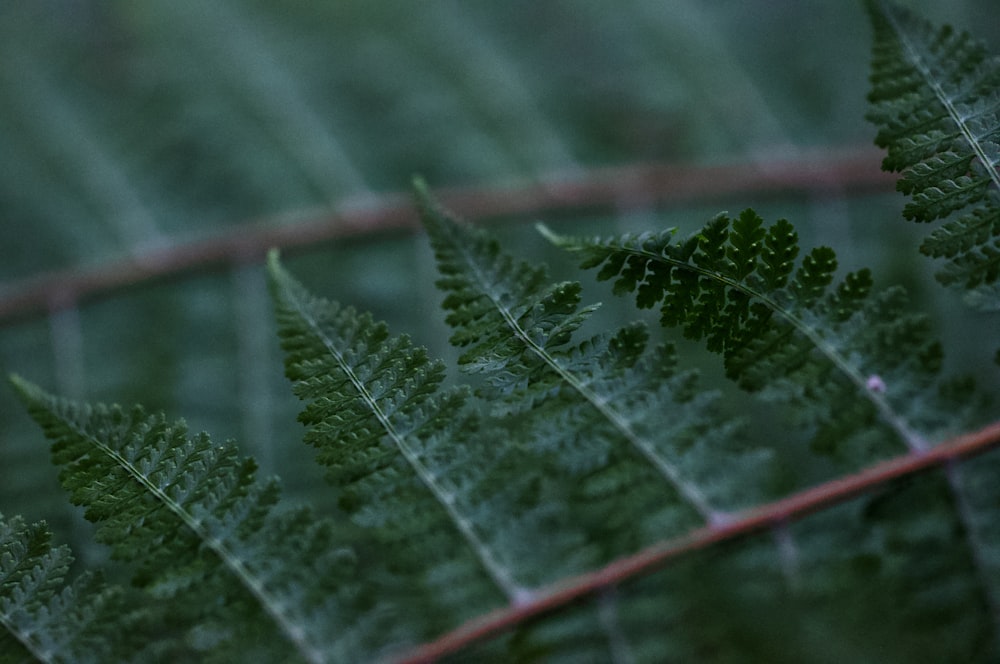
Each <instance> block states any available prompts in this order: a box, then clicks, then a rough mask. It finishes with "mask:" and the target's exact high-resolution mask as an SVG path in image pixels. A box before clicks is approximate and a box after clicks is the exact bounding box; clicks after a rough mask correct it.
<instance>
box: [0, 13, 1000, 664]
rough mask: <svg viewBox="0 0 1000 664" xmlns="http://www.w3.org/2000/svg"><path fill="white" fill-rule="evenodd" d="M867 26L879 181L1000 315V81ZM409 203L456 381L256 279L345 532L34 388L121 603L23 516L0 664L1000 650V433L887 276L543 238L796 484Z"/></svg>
mask: <svg viewBox="0 0 1000 664" xmlns="http://www.w3.org/2000/svg"><path fill="white" fill-rule="evenodd" d="M869 8H870V11H871V14H872V17H873V22H874V24H875V26H876V58H875V63H874V67H875V76H874V78H873V83H874V91H873V94H872V101H873V103H874V104H875V107H874V109H875V110H874V111H873V114H872V116H873V118H874V119H876V121H877V122H878V123H879V124H880V127H882V128H883V129H882V131H881V132H880V134H879V142H880V144H883V145H886V146H888V147H889V149H890V153H889V158H888V160H887V162H886V166H887V167H888V168H893V169H897V170H898V169H904V168H905V169H908V170H907V171H906V174H905V175H904V179H903V180H902V183H901V188H902V189H903V190H904V191H905V192H907V193H911V194H915V196H914V200H913V202H912V203H911V204H910V206H908V208H907V209H908V210H909V212H907V214H908V216H916V217H920V218H936V217H938V216H942V215H944V214H946V213H949V212H957V211H959V210H960V209H965V208H967V207H971V208H972V211H971V212H969V213H967V214H966V216H963V217H961V218H959V219H958V220H957V221H955V222H950V223H946V224H945V225H944V226H942V227H941V229H939V230H938V231H936V232H935V235H934V236H933V237H934V238H935V240H934V241H931V242H929V244H928V245H927V246H929V247H931V248H930V249H928V253H930V254H932V255H939V254H944V255H947V256H948V257H950V258H952V261H951V262H950V263H949V264H948V267H946V268H945V272H944V275H945V277H944V278H943V280H945V281H946V282H948V283H950V284H953V285H956V286H957V287H959V288H960V289H961V290H963V291H968V292H971V293H974V294H975V298H976V304H977V305H979V306H983V307H985V308H996V306H997V303H998V302H1000V299H998V297H997V295H996V291H995V287H994V285H995V284H996V283H997V281H998V276H1000V275H998V273H997V270H996V260H995V258H996V249H997V240H996V239H995V238H996V237H997V235H998V234H1000V231H998V229H1000V222H998V216H997V212H996V209H997V208H996V204H997V201H996V197H997V196H998V195H1000V194H998V189H1000V179H998V178H997V177H996V172H997V159H998V154H997V149H996V139H997V135H998V133H1000V121H998V118H997V105H998V104H1000V102H998V101H997V97H996V96H995V92H993V91H992V88H991V86H992V85H993V83H995V81H996V77H997V73H996V72H997V71H998V70H1000V68H998V66H997V65H996V62H995V61H993V60H989V59H988V58H987V57H986V54H985V51H983V50H982V49H981V48H979V47H978V46H975V45H974V44H973V42H972V41H971V39H970V38H969V37H968V36H966V35H957V36H956V35H954V34H953V33H951V32H950V31H948V30H947V29H946V30H943V31H933V30H931V29H930V28H929V27H927V26H926V24H924V23H923V22H922V21H920V20H919V19H917V18H915V17H913V16H912V15H910V14H908V13H907V12H905V11H903V10H900V9H898V8H896V7H895V6H893V5H889V4H884V3H880V2H875V1H872V2H870V3H869ZM971 113H975V114H976V120H975V122H971V121H969V116H970V114H971ZM416 190H417V201H418V206H419V209H420V216H421V219H422V220H423V223H424V227H425V228H426V230H427V232H428V234H429V236H430V240H431V243H432V246H433V248H434V251H435V254H436V257H437V262H438V267H439V271H440V274H441V279H440V281H439V283H438V286H439V288H440V289H441V290H442V291H443V292H444V293H445V300H444V307H445V309H446V310H447V311H448V318H447V322H448V324H449V325H450V326H451V327H452V329H453V336H452V338H451V341H452V343H453V344H454V345H455V346H457V347H459V348H460V349H461V350H462V355H461V357H460V358H459V366H460V367H461V368H462V370H463V371H465V372H466V373H467V374H469V376H470V378H469V379H468V381H466V382H462V383H461V384H459V385H457V386H451V385H449V384H448V381H447V380H446V378H447V377H446V372H445V366H444V364H443V363H442V362H439V361H436V360H433V359H431V358H429V357H428V354H427V352H426V351H425V350H423V349H421V348H419V347H417V346H415V345H414V344H412V343H411V342H410V341H409V339H407V338H406V337H405V336H392V335H390V333H389V332H388V329H387V327H386V326H385V325H384V324H381V323H378V322H375V321H374V320H373V318H372V317H371V316H370V315H368V314H364V313H359V312H357V311H356V310H354V309H352V308H350V307H343V306H340V305H339V304H337V303H334V302H330V301H327V300H325V299H322V298H319V297H316V296H314V295H313V294H311V293H310V292H309V290H307V289H306V288H305V287H303V286H302V285H301V284H300V283H298V282H297V281H296V280H295V279H294V278H293V277H292V276H291V275H289V274H288V273H287V272H286V271H285V269H284V268H283V267H282V265H281V263H280V261H279V259H278V255H277V254H276V253H272V254H271V256H270V257H269V260H268V274H269V278H270V286H271V293H272V298H273V302H274V306H275V310H276V313H277V319H278V326H279V331H280V335H281V341H282V347H283V349H284V351H285V353H286V361H285V368H286V374H287V376H288V378H289V379H290V380H291V381H292V383H293V389H294V391H295V393H296V395H297V396H298V397H299V398H300V399H301V400H303V401H304V402H305V404H306V405H305V409H304V410H303V411H302V413H301V415H300V420H301V421H302V422H303V423H304V424H305V425H306V427H307V433H306V442H307V443H309V444H310V445H312V446H314V447H315V448H316V449H317V457H316V458H317V462H318V463H319V464H320V465H321V466H323V467H324V468H325V469H326V471H327V478H328V480H329V482H330V484H331V489H332V491H333V492H334V493H335V496H336V498H337V504H338V506H339V508H340V510H341V513H340V514H338V515H336V516H330V517H320V516H317V515H316V514H315V513H314V511H312V510H310V509H306V508H297V509H295V508H287V507H284V506H283V505H281V504H280V503H279V491H278V485H277V481H276V480H267V481H260V480H258V479H256V477H255V464H254V462H253V461H252V460H250V459H246V458H242V457H240V455H239V453H238V450H237V448H236V446H235V444H233V443H229V442H227V443H225V444H221V445H219V444H217V443H214V442H212V441H211V440H209V438H208V436H207V435H205V434H199V435H195V436H189V434H188V433H187V429H186V426H185V425H184V424H183V423H182V422H178V423H169V422H167V421H166V419H165V418H164V417H163V416H162V415H148V414H147V413H146V412H145V411H143V410H142V409H141V408H139V407H136V408H133V409H131V410H126V409H122V408H120V407H117V406H110V407H109V406H103V405H97V406H89V405H85V404H80V403H76V402H72V401H68V400H64V399H60V398H57V397H54V396H51V395H49V394H47V393H45V392H44V391H42V390H41V389H39V388H38V387H36V386H34V385H32V384H31V383H28V382H27V381H25V380H23V379H21V378H14V379H13V382H14V386H15V388H16V390H17V391H18V394H19V395H20V396H21V398H22V399H23V401H24V402H25V404H26V405H27V407H28V410H29V412H30V413H31V415H32V417H33V418H34V419H35V420H37V422H38V423H39V424H40V425H41V427H42V428H43V430H44V432H45V434H46V436H47V437H48V438H49V439H50V440H51V441H52V450H53V460H54V462H55V464H56V465H58V466H60V468H61V471H60V481H61V483H62V484H63V485H64V487H65V488H66V489H67V491H69V493H70V498H71V500H72V501H73V502H74V503H75V504H79V505H83V506H85V507H86V510H87V511H86V516H87V518H88V519H90V520H92V521H94V522H95V523H96V524H97V531H96V537H97V539H98V540H99V541H101V542H102V543H104V544H107V545H108V546H110V548H111V551H112V556H113V557H114V558H116V559H117V560H120V561H121V562H123V563H124V567H125V568H126V569H127V570H128V571H129V573H130V576H131V580H132V585H131V587H130V588H123V587H121V586H119V585H118V584H115V583H108V584H105V583H104V582H102V581H101V580H100V579H99V578H97V577H96V576H89V575H87V576H85V577H83V578H82V579H79V580H77V581H75V582H73V583H72V584H70V585H68V586H67V584H66V569H67V566H68V552H67V551H66V550H65V549H64V548H52V547H51V545H50V544H49V538H48V535H47V532H46V530H45V527H44V526H42V525H34V526H26V525H25V524H24V523H23V521H22V520H21V519H20V518H18V517H14V518H12V519H3V520H2V521H0V524H2V527H0V622H2V623H3V624H4V626H5V628H6V630H5V632H4V633H3V634H2V635H0V638H2V639H3V641H0V661H8V660H9V661H23V660H29V661H30V660H31V659H35V660H41V661H78V660H80V661H83V660H87V659H92V660H94V661H109V660H114V661H119V660H120V661H131V660H134V661H151V660H162V661H184V660H192V661H203V660H206V659H207V660H216V661H234V660H237V659H248V658H249V659H258V660H260V661H299V660H305V661H317V662H318V661H359V660H371V659H390V660H393V659H399V660H405V661H422V660H426V659H431V658H435V657H446V656H453V657H455V658H458V659H467V660H469V661H484V660H491V659H492V660H511V659H515V660H540V661H572V662H578V661H633V660H636V661H718V662H722V661H789V662H798V661H838V662H839V661H880V662H884V661H942V660H959V661H992V660H993V659H995V658H996V657H997V656H998V654H1000V624H998V618H997V615H998V606H1000V537H998V536H997V535H996V530H997V529H996V524H997V521H998V514H997V510H998V506H1000V489H998V488H997V482H996V478H997V476H998V472H1000V467H998V463H1000V461H998V458H997V455H996V453H992V452H991V453H986V452H987V451H988V448H989V447H991V446H993V445H995V444H997V443H1000V424H997V423H994V424H992V425H988V426H985V427H983V423H984V422H988V421H990V419H991V418H990V414H991V410H990V409H991V407H992V406H991V404H990V403H989V400H988V398H987V396H986V395H982V394H979V393H978V392H977V391H976V389H975V387H974V386H973V385H972V384H971V383H970V382H969V381H968V380H964V379H960V378H959V379H954V378H945V377H942V375H941V366H942V354H943V349H942V346H941V344H939V343H938V342H936V341H935V340H934V339H933V338H932V335H931V333H930V329H929V325H928V321H927V319H926V318H925V317H923V316H921V315H919V314H916V313H914V312H913V307H912V305H910V304H909V303H908V302H907V301H906V299H905V294H904V293H903V291H902V289H899V288H889V289H886V290H881V291H877V290H875V287H874V279H873V277H872V275H871V274H870V272H868V271H867V270H859V271H856V272H852V273H850V274H847V275H845V276H843V277H841V278H840V279H836V278H835V273H836V267H837V266H836V256H835V255H834V252H833V251H832V250H830V249H828V248H824V247H819V248H815V249H812V250H811V251H808V252H807V253H805V255H804V256H803V257H801V258H800V257H799V254H800V253H801V252H800V247H799V241H798V237H797V234H796V231H795V228H794V226H793V225H792V224H790V223H789V222H787V221H783V220H782V221H777V222H774V223H772V224H767V223H766V222H765V221H764V220H763V219H762V218H761V217H760V216H759V215H758V214H756V213H755V212H754V211H752V210H746V211H744V212H742V213H741V214H739V215H738V216H736V217H735V218H730V217H729V216H727V215H719V216H717V217H716V218H715V219H713V220H712V221H710V222H709V223H708V224H706V225H705V226H704V227H703V228H702V229H701V230H700V231H698V232H696V233H694V234H693V235H691V236H690V237H688V238H684V239H680V240H678V239H677V237H676V233H675V232H673V231H667V232H663V233H648V234H641V235H625V236H621V237H613V238H607V239H592V240H584V239H576V238H569V237H563V236H560V235H557V234H555V233H553V232H552V231H550V230H548V229H547V228H544V227H543V228H542V232H543V234H544V235H545V236H547V237H548V238H549V239H550V240H551V241H552V242H554V243H556V244H557V245H559V246H562V247H564V248H566V249H568V250H570V251H572V252H575V253H577V254H579V255H580V256H581V257H582V260H583V266H584V267H585V268H598V267H599V268H600V271H599V272H598V278H599V279H614V280H615V282H614V289H615V292H617V293H618V294H623V295H624V294H630V293H635V295H636V303H637V305H638V306H639V307H640V308H650V307H659V309H660V314H661V315H660V322H661V323H662V325H663V326H665V327H668V328H671V327H678V328H680V329H681V330H682V332H683V334H684V336H686V337H688V338H689V339H692V340H702V341H704V342H705V345H706V347H707V349H708V350H709V351H712V352H716V353H720V354H721V355H722V357H723V361H724V366H725V371H726V373H727V375H728V376H729V377H730V378H732V379H733V380H734V381H735V382H736V383H737V384H738V385H739V386H740V387H741V388H743V389H744V390H746V391H749V392H751V393H754V394H756V395H758V396H759V397H760V398H762V399H765V400H770V401H772V402H774V403H776V404H778V408H779V409H780V410H781V411H782V412H784V413H786V414H787V415H788V417H789V418H790V419H791V421H792V424H793V425H794V426H795V427H796V428H798V429H800V430H802V431H805V432H806V433H807V434H808V437H809V438H810V439H811V442H812V445H811V449H812V451H813V452H814V453H815V454H814V456H813V457H811V458H813V459H815V460H818V461H817V463H822V464H829V465H824V466H823V468H824V469H826V472H827V473H828V476H829V477H831V479H829V480H828V481H825V482H819V483H816V484H810V483H806V482H804V481H803V480H801V479H799V478H795V477H788V476H787V475H786V474H782V473H781V472H780V459H777V458H776V454H777V452H776V448H772V447H771V446H769V445H767V441H762V440H760V439H759V437H755V436H752V435H749V433H748V432H746V431H745V430H744V429H743V427H742V425H741V422H740V421H739V420H734V419H732V418H731V417H730V416H729V415H727V414H726V412H725V409H724V408H723V407H722V405H723V404H721V403H720V401H721V400H720V398H719V396H718V395H717V394H715V393H714V392H713V391H711V390H706V389H704V388H702V387H700V386H699V383H698V377H697V376H696V375H695V374H694V373H693V372H690V371H686V370H683V369H681V368H680V366H679V365H680V361H679V358H678V353H677V351H676V349H675V348H674V346H673V345H671V344H669V343H667V344H656V345H653V346H651V345H650V339H651V337H652V336H653V335H652V334H651V333H650V331H649V330H648V328H647V326H646V325H645V324H641V323H631V324H626V325H624V326H622V327H620V328H618V329H612V330H605V331H602V332H600V333H597V334H587V333H586V329H587V327H588V326H589V327H593V326H594V324H595V323H594V317H593V314H594V312H595V311H596V309H597V307H596V306H581V286H580V284H579V283H577V282H573V281H564V282H558V283H550V279H549V277H548V274H547V272H546V271H545V270H544V269H543V268H540V267H536V266H533V265H530V264H528V263H526V262H524V261H519V260H517V259H515V258H514V257H512V256H511V255H510V254H509V253H507V252H505V251H504V250H503V249H502V248H501V247H500V245H499V244H498V243H497V242H496V241H495V240H493V239H492V238H490V237H489V236H488V235H487V234H485V233H484V232H483V231H480V230H477V229H474V228H471V227H469V226H467V225H465V224H463V223H461V222H459V221H457V220H455V219H454V218H453V217H452V216H451V215H449V214H448V213H447V212H445V211H444V210H442V209H441V208H439V207H438V206H437V205H436V204H435V203H434V202H433V200H432V199H431V198H430V196H429V195H428V193H427V191H426V188H425V187H424V185H423V184H422V183H419V182H418V183H417V186H416ZM945 239H947V242H946V243H945V244H947V246H948V247H949V248H940V247H941V246H942V245H941V244H940V243H941V242H944V241H945ZM935 243H937V244H935ZM935 247H937V248H935ZM949 252H950V253H949ZM956 275H958V276H956ZM835 281H836V285H834V282H835ZM991 289H993V290H991ZM977 427H983V428H980V429H978V430H977ZM974 455H976V458H971V457H973V456H974ZM830 469H832V470H830ZM931 469H934V470H931ZM920 471H929V472H920ZM858 494H863V495H861V496H860V497H859V495H858ZM807 516H808V518H805V517H807ZM456 627H457V629H456ZM452 629H454V630H455V631H452V632H449V631H448V630H452ZM442 634H443V635H444V636H441V635H442ZM438 637H440V638H438ZM434 639H437V640H434ZM428 641H430V643H429V644H428V645H426V646H425V647H422V648H421V647H417V644H419V643H420V642H428Z"/></svg>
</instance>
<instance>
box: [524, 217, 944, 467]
mask: <svg viewBox="0 0 1000 664" xmlns="http://www.w3.org/2000/svg"><path fill="white" fill-rule="evenodd" d="M541 230H542V232H543V233H544V234H545V235H546V236H547V237H548V238H549V239H550V241H552V242H553V243H555V244H556V245H558V246H561V247H563V248H565V249H568V250H570V251H573V252H576V253H579V254H581V255H582V256H583V260H582V263H581V265H582V267H584V268H597V267H599V268H600V270H599V272H598V274H597V278H598V279H600V280H607V279H615V282H614V289H615V291H616V292H617V293H619V294H622V293H627V292H633V291H634V292H635V293H636V302H637V304H638V305H639V306H640V307H652V306H654V305H659V306H660V311H661V321H662V323H663V324H664V325H665V326H668V327H675V326H678V327H681V329H682V330H683V331H684V334H685V336H687V337H689V338H692V339H703V338H704V339H705V341H706V346H707V347H708V348H709V350H712V351H715V352H718V353H721V354H722V355H723V357H724V360H725V366H726V372H727V374H728V375H729V376H730V377H731V378H733V379H734V380H736V381H737V382H738V383H739V384H740V385H741V386H743V387H744V388H746V389H748V390H752V391H758V390H764V389H765V388H767V389H766V390H765V393H766V394H768V395H774V396H780V397H781V398H782V399H791V400H793V401H794V402H797V403H800V404H802V406H803V407H802V408H801V409H799V410H800V412H801V413H802V415H803V416H806V417H808V418H810V419H811V421H812V422H813V423H814V425H815V426H817V427H818V430H817V433H816V437H815V441H814V443H815V445H816V446H817V447H819V448H823V449H830V451H834V450H832V448H831V446H832V445H834V443H835V441H840V442H839V443H837V444H839V445H841V446H843V445H846V444H847V443H846V441H847V440H848V439H849V435H848V434H851V433H855V434H858V435H862V436H866V437H870V434H868V433H866V431H867V429H866V427H865V424H866V423H867V422H869V421H870V420H871V419H872V417H873V416H877V417H878V418H881V420H882V421H883V423H884V424H885V425H887V426H888V428H889V430H891V431H892V432H893V433H892V436H891V437H892V438H896V439H897V440H899V441H902V442H903V443H904V444H906V446H907V447H908V448H909V449H911V450H914V451H920V450H923V449H926V448H927V446H928V444H929V443H928V442H927V439H926V437H925V436H927V435H928V433H935V434H937V435H942V434H944V433H946V431H941V430H940V427H942V426H943V425H944V423H945V422H949V423H950V424H951V425H952V426H954V417H953V415H954V413H953V410H952V408H953V404H951V403H935V400H936V399H937V397H936V396H935V395H933V394H932V393H933V392H934V391H933V390H932V389H931V388H932V387H933V386H934V384H935V380H936V375H937V371H938V368H939V366H940V361H941V349H940V345H939V344H938V343H937V342H935V341H933V340H931V339H930V338H929V335H928V329H927V321H926V318H925V317H923V316H920V315H915V314H912V313H909V312H907V303H906V298H905V294H904V293H903V292H902V290H901V289H897V288H893V289H889V290H886V291H883V292H881V293H878V294H872V292H871V289H872V284H873V282H872V278H871V274H870V273H869V271H868V270H861V271H858V272H855V273H851V274H848V275H847V276H846V277H844V279H843V280H842V281H841V282H840V283H839V284H837V285H836V287H835V288H831V287H830V286H831V284H832V282H833V273H834V271H835V269H836V267H837V261H836V256H835V255H834V253H833V251H832V250H830V249H828V248H826V247H819V248H817V249H813V250H812V251H811V252H810V253H809V254H808V255H806V256H805V257H804V258H803V259H802V260H801V261H800V262H799V265H798V267H796V261H795V259H796V257H797V256H798V253H799V247H798V235H797V233H796V232H795V230H794V228H793V227H792V225H791V224H789V223H788V222H787V221H785V220H779V221H778V222H776V223H774V224H773V225H771V226H770V227H765V226H764V222H763V220H762V219H761V218H760V216H759V215H757V214H756V213H755V212H754V211H753V210H749V209H748V210H745V211H743V212H742V213H741V214H740V215H739V216H738V217H737V218H736V219H730V218H729V217H728V216H727V215H725V214H720V215H718V216H717V217H716V218H715V219H713V220H712V221H710V222H709V223H708V224H706V225H705V227H704V228H703V229H702V230H701V231H698V232H697V233H694V234H692V235H691V236H690V237H689V238H687V239H686V240H684V241H681V242H675V232H674V231H666V232H662V233H644V234H639V235H625V236H622V237H618V238H593V239H577V238H569V237H561V236H558V235H555V234H554V233H552V232H551V231H548V230H547V229H545V228H544V227H542V229H541ZM845 413H851V416H850V417H845ZM806 421H810V420H806ZM873 443H874V441H871V440H868V441H867V442H863V441H862V442H861V443H860V444H862V445H864V446H866V447H870V446H871V445H872V444H873ZM886 444H887V443H886V442H883V443H878V444H877V447H876V449H869V450H868V451H867V452H865V453H863V454H862V455H861V456H856V455H855V453H854V452H850V453H846V454H847V455H848V456H852V457H854V458H856V459H857V460H861V461H871V460H873V458H877V457H878V456H885V455H886V454H890V453H892V448H891V447H889V448H887V447H886ZM878 447H881V448H882V449H881V450H880V451H879V450H878ZM844 454H845V452H841V455H842V456H843V455H844Z"/></svg>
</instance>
